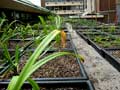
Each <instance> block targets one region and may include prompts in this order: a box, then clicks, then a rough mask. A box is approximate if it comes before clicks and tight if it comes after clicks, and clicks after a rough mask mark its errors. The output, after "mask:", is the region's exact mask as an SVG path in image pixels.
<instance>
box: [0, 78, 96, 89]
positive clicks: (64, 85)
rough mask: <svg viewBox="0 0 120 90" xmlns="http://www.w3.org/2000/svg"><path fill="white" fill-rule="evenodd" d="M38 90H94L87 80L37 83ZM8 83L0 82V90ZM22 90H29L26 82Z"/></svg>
mask: <svg viewBox="0 0 120 90" xmlns="http://www.w3.org/2000/svg"><path fill="white" fill-rule="evenodd" d="M37 83H38V84H39V86H40V90H95V88H94V87H93V85H92V83H91V81H89V80H72V81H42V80H40V81H37ZM7 85H8V82H0V90H6V87H7ZM22 90H31V86H30V85H29V84H28V82H25V83H24V85H23V87H22Z"/></svg>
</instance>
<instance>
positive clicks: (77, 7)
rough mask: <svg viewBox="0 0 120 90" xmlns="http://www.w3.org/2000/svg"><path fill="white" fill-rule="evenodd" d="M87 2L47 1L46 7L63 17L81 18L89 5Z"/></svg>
mask: <svg viewBox="0 0 120 90" xmlns="http://www.w3.org/2000/svg"><path fill="white" fill-rule="evenodd" d="M84 3H85V0H46V1H45V6H46V8H47V9H49V10H52V11H53V12H54V13H57V14H59V15H62V16H80V15H81V14H82V13H83V12H84V10H85V8H86V5H87V4H84Z"/></svg>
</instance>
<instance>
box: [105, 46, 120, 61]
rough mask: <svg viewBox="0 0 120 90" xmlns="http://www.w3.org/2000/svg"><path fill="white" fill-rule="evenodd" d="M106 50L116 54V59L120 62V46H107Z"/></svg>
mask: <svg viewBox="0 0 120 90" xmlns="http://www.w3.org/2000/svg"><path fill="white" fill-rule="evenodd" d="M105 50H106V51H107V52H108V53H109V54H111V55H112V56H114V57H115V58H116V60H118V62H119V63H120V48H105Z"/></svg>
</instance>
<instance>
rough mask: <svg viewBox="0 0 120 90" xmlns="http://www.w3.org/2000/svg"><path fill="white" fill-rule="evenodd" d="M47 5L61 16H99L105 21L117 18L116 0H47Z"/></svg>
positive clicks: (111, 21) (93, 17) (92, 17)
mask: <svg viewBox="0 0 120 90" xmlns="http://www.w3.org/2000/svg"><path fill="white" fill-rule="evenodd" d="M45 6H46V8H47V9H49V10H51V11H53V12H54V13H56V14H59V15H61V16H67V17H68V16H69V17H80V18H89V19H96V18H97V19H98V20H100V21H102V22H105V23H114V22H115V20H116V0H45Z"/></svg>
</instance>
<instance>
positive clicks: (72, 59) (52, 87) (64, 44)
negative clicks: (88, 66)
mask: <svg viewBox="0 0 120 90" xmlns="http://www.w3.org/2000/svg"><path fill="white" fill-rule="evenodd" d="M39 18H40V22H39V23H36V24H21V23H18V22H17V21H16V20H15V21H12V22H7V20H6V18H0V19H1V22H0V23H1V26H0V90H6V89H7V86H8V84H10V85H11V86H14V84H13V83H10V81H11V79H12V77H13V76H16V77H17V76H19V77H17V78H16V80H18V81H20V75H21V77H22V78H21V79H23V78H24V77H23V76H22V74H23V75H28V74H29V75H28V77H27V78H26V80H25V82H23V83H24V85H23V86H22V88H23V90H31V88H32V87H33V86H36V87H37V85H36V83H37V84H38V85H39V86H40V89H41V90H94V87H93V85H92V83H91V82H90V80H89V78H88V76H87V74H86V72H85V70H84V67H83V65H82V58H80V57H79V55H78V54H77V52H76V49H75V46H74V44H73V42H72V41H71V36H70V34H69V33H68V32H66V33H65V32H64V31H60V30H54V29H55V26H56V25H55V24H54V21H53V22H52V24H51V22H50V20H49V21H48V22H47V21H46V20H44V18H43V17H41V16H39ZM49 18H50V19H51V20H52V19H54V17H49ZM55 18H58V19H59V18H60V17H55ZM41 27H42V28H41ZM61 32H62V33H64V34H66V35H64V34H63V35H64V38H61V37H62V36H61V35H62V33H61ZM58 33H60V34H58ZM63 39H65V41H64V40H63ZM48 42H49V43H48ZM46 43H47V44H46ZM41 47H42V48H43V49H41ZM37 52H39V54H38V53H37ZM48 56H49V57H48ZM58 56H59V57H58ZM34 58H36V61H34V62H33V61H32V59H34ZM51 58H52V60H49V59H51ZM45 59H46V61H45ZM30 60H31V61H30ZM37 62H39V63H37ZM26 63H27V65H28V63H29V65H28V66H30V64H31V63H32V65H31V66H30V67H29V68H28V67H27V66H26ZM39 65H41V66H39ZM25 66H26V68H25ZM38 66H39V68H37V69H36V70H34V72H33V73H30V72H31V71H33V69H34V68H36V67H38ZM25 77H26V76H25ZM31 79H32V80H31ZM12 80H13V82H15V83H16V82H17V81H16V80H15V79H14V78H13V79H12ZM14 80H15V81H14ZM33 80H34V81H35V82H36V83H35V82H34V81H33ZM28 82H29V83H30V84H31V83H32V85H30V84H29V83H28ZM18 83H19V82H18ZM10 85H9V86H10ZM8 88H11V87H8ZM8 90H9V89H8ZM10 90H11V89H10ZM35 90H38V89H35Z"/></svg>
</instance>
